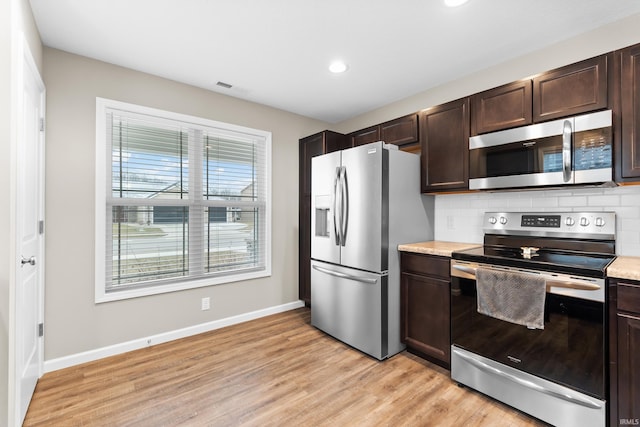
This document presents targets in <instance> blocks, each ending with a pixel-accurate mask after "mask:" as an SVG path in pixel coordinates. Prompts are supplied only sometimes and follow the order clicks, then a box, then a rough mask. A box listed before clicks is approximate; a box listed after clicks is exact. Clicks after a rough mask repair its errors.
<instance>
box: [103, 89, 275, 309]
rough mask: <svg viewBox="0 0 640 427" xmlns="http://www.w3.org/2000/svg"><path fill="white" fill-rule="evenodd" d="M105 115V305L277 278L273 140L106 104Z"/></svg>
mask: <svg viewBox="0 0 640 427" xmlns="http://www.w3.org/2000/svg"><path fill="white" fill-rule="evenodd" d="M97 106H98V108H97V117H96V124H97V129H98V130H97V141H98V145H99V147H98V151H99V152H100V151H101V152H102V153H104V154H105V159H103V161H104V165H105V168H104V170H103V171H101V172H99V173H102V174H103V178H102V179H96V182H102V183H103V185H104V186H103V187H102V189H103V191H97V193H99V194H98V196H97V199H96V209H97V210H98V209H100V208H101V209H102V210H103V213H104V217H103V221H97V223H98V222H102V227H103V228H102V230H103V234H102V235H103V236H104V238H103V239H101V240H102V242H101V243H98V242H97V243H96V247H97V248H98V247H99V245H101V244H103V245H104V246H102V247H103V248H104V250H103V251H102V250H100V251H98V250H97V251H96V253H97V254H98V253H102V255H103V256H104V257H103V258H102V259H97V260H96V263H97V264H98V263H101V264H102V265H103V266H104V268H97V269H96V279H97V280H96V283H98V282H101V283H102V285H100V286H98V284H97V285H96V291H97V292H96V299H97V300H111V299H120V298H122V297H128V296H139V295H148V294H152V293H158V292H167V291H172V290H177V289H185V288H189V287H195V286H206V285H209V284H215V283H221V282H229V281H235V280H243V279H247V278H253V277H261V276H265V275H268V274H270V253H269V248H270V226H269V225H270V224H269V221H270V202H269V201H270V197H269V191H270V184H269V182H270V179H269V174H270V173H269V167H270V165H269V159H270V133H268V132H264V131H256V130H252V129H246V128H241V127H237V126H233V125H227V124H223V123H218V122H212V121H208V120H205V119H200V118H195V117H189V116H183V115H177V114H175V113H169V112H164V111H159V110H152V109H148V108H145V107H139V106H135V105H131V104H123V103H119V102H115V101H109V100H103V99H98V102H97ZM101 133H103V134H102V135H101ZM101 141H104V143H103V145H102V146H101ZM97 173H98V172H97ZM97 178H98V177H97ZM100 194H104V197H101V196H100ZM98 199H101V200H98ZM99 218H101V216H100V215H99ZM97 227H98V225H97ZM97 257H98V255H97ZM98 274H100V275H102V276H103V277H102V278H99V277H98ZM100 279H101V280H100Z"/></svg>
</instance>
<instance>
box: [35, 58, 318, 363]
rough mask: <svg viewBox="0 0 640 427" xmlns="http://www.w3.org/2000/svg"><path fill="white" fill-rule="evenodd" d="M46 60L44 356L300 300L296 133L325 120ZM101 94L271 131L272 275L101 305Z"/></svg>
mask: <svg viewBox="0 0 640 427" xmlns="http://www.w3.org/2000/svg"><path fill="white" fill-rule="evenodd" d="M44 66H45V74H44V80H45V84H46V87H47V117H48V118H47V156H46V168H47V170H46V179H47V194H46V230H47V234H46V236H47V242H46V254H47V264H46V295H45V307H46V313H45V325H46V335H45V360H51V359H54V358H59V357H63V356H67V355H73V354H76V353H79V352H83V351H87V350H92V349H97V348H101V347H104V346H109V345H112V344H118V343H123V342H126V341H129V340H133V339H136V338H141V337H146V336H149V335H154V334H159V333H163V332H168V331H173V330H176V329H179V328H185V327H189V326H193V325H197V324H201V323H205V322H209V321H213V320H217V319H221V318H226V317H229V316H234V315H238V314H243V313H248V312H251V311H254V310H258V309H263V308H267V307H272V306H277V305H280V304H285V303H289V302H293V301H297V300H298V277H297V274H298V267H297V260H298V205H297V200H298V197H297V195H298V167H297V165H298V139H299V138H301V137H303V136H306V135H309V134H312V133H315V132H317V131H320V130H322V129H323V128H324V127H326V124H324V123H322V122H318V121H314V120H310V119H307V118H304V117H301V116H297V115H294V114H290V113H286V112H283V111H280V110H276V109H273V108H269V107H265V106H261V105H257V104H253V103H250V102H246V101H241V100H238V99H235V98H231V97H227V96H224V95H220V94H216V93H214V92H210V91H205V90H202V89H198V88H195V87H193V86H188V85H184V84H180V83H176V82H173V81H169V80H166V79H162V78H159V77H154V76H151V75H148V74H144V73H140V72H137V71H132V70H129V69H125V68H121V67H117V66H113V65H110V64H106V63H103V62H99V61H95V60H92V59H88V58H85V57H80V56H76V55H72V54H69V53H66V52H62V51H59V50H55V49H50V48H45V50H44ZM96 97H104V98H109V99H114V100H118V101H123V102H130V103H134V104H139V105H145V106H149V107H153V108H160V109H164V110H169V111H173V112H178V113H183V114H191V115H194V116H199V117H204V118H208V119H212V120H217V121H222V122H227V123H232V124H236V125H241V126H247V127H251V128H256V129H262V130H266V131H270V132H272V138H273V141H272V157H273V162H272V171H273V174H272V185H273V198H272V204H273V213H272V218H273V220H272V232H273V240H272V258H273V263H272V276H271V277H269V278H265V279H258V280H250V281H246V282H236V283H231V284H225V285H217V286H211V287H205V288H199V289H194V290H188V291H181V292H172V293H167V294H162V295H156V296H150V297H141V298H135V299H130V300H125V301H116V302H108V303H102V304H97V305H96V304H95V303H94V267H93V266H94V258H93V257H94V238H93V234H94V165H95V160H94V158H95V102H96ZM202 297H211V310H210V311H201V310H200V299H201V298H202Z"/></svg>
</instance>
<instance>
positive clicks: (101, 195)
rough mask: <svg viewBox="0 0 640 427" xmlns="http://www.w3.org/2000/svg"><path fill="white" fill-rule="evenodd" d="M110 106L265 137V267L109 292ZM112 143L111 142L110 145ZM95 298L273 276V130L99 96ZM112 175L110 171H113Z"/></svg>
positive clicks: (102, 299) (98, 300) (133, 295)
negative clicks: (107, 264)
mask: <svg viewBox="0 0 640 427" xmlns="http://www.w3.org/2000/svg"><path fill="white" fill-rule="evenodd" d="M108 109H115V110H122V111H126V112H129V113H134V114H135V113H139V114H144V115H151V116H155V117H158V118H166V119H168V120H177V121H181V122H186V123H189V124H193V125H195V126H196V127H197V126H205V127H207V128H215V129H218V130H220V131H221V132H222V133H227V132H231V133H241V134H245V135H251V136H252V137H255V138H258V139H261V140H263V141H264V144H265V163H266V164H265V165H264V166H265V167H264V171H265V176H264V177H263V179H264V180H265V188H266V206H265V207H266V212H265V224H264V226H265V230H264V232H265V237H264V242H263V244H264V247H265V251H264V256H265V266H264V269H260V270H255V271H249V272H243V273H228V274H225V275H216V276H206V277H205V278H202V279H195V280H194V279H190V280H185V281H177V282H174V283H168V284H161V285H157V286H144V287H139V288H131V289H122V290H117V291H110V292H107V290H106V286H107V283H106V280H105V278H106V262H105V260H106V246H107V242H106V238H107V233H106V226H107V224H106V221H107V215H106V206H107V205H106V204H107V199H106V198H107V194H106V189H107V178H108V176H107V172H108V171H109V170H110V169H107V168H111V157H110V155H109V154H110V153H108V152H107V146H108V144H110V143H109V142H108V141H107V123H106V112H107V110H108ZM109 147H110V145H109ZM95 160H96V163H95V302H96V303H102V302H108V301H117V300H123V299H128V298H136V297H142V296H148V295H156V294H162V293H167V292H175V291H181V290H185V289H193V288H199V287H204V286H211V285H217V284H222V283H230V282H237V281H243V280H250V279H256V278H261V277H269V276H271V214H272V212H271V132H268V131H263V130H258V129H251V128H247V127H244V126H237V125H232V124H228V123H223V122H217V121H214V120H209V119H204V118H200V117H194V116H189V115H185V114H180V113H174V112H170V111H165V110H159V109H156V108H150V107H144V106H140V105H135V104H129V103H125V102H120V101H115V100H111V99H106V98H99V97H97V98H96V153H95ZM109 176H110V175H109Z"/></svg>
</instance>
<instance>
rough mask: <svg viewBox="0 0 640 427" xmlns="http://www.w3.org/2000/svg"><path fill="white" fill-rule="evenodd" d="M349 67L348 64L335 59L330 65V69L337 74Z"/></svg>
mask: <svg viewBox="0 0 640 427" xmlns="http://www.w3.org/2000/svg"><path fill="white" fill-rule="evenodd" d="M347 68H348V67H347V64H345V63H344V62H342V61H333V62H332V63H331V65H329V71H331V72H332V73H336V74H338V73H344V72H345V71H347Z"/></svg>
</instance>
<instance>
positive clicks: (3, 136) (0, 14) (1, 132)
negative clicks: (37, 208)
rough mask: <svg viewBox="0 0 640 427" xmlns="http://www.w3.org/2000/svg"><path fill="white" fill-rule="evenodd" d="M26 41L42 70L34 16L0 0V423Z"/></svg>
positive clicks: (7, 389) (6, 391) (6, 415)
mask: <svg viewBox="0 0 640 427" xmlns="http://www.w3.org/2000/svg"><path fill="white" fill-rule="evenodd" d="M21 34H24V38H25V39H26V40H27V43H28V45H29V49H30V50H31V52H32V54H33V56H34V59H35V62H36V64H37V65H38V68H39V69H40V71H41V72H42V44H41V43H40V36H39V34H38V30H37V29H36V27H35V24H34V21H33V15H32V14H31V8H30V6H29V1H28V0H10V1H0V199H2V200H3V203H2V208H0V242H1V243H0V425H13V422H12V421H11V419H10V417H12V416H13V414H12V413H11V412H10V411H9V402H10V401H11V399H10V396H11V394H13V387H14V384H13V379H12V376H11V374H10V372H9V358H10V357H9V355H10V352H12V351H14V348H15V343H14V342H13V337H12V331H11V329H13V328H14V325H13V319H12V318H11V313H10V301H11V298H12V296H13V287H14V286H15V271H14V270H15V264H16V259H15V251H13V250H12V243H13V242H14V241H15V239H14V230H15V217H14V215H13V212H14V209H15V204H14V203H13V201H14V197H15V176H14V174H15V170H14V169H12V167H13V164H14V162H12V155H13V154H12V153H13V152H14V148H15V144H16V143H17V141H16V140H15V131H16V129H15V126H16V116H15V114H16V113H17V111H16V110H17V109H16V108H15V107H16V102H17V100H16V95H17V93H18V90H19V88H17V84H18V81H17V79H16V76H15V74H13V75H12V73H15V71H16V70H17V67H18V66H19V63H18V61H17V60H19V59H21V58H17V57H16V55H17V48H18V47H19V46H20V45H21V44H22V36H21Z"/></svg>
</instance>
